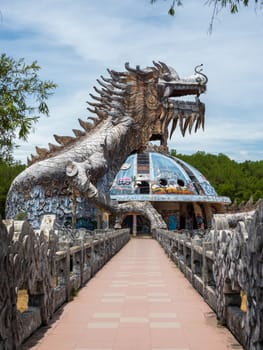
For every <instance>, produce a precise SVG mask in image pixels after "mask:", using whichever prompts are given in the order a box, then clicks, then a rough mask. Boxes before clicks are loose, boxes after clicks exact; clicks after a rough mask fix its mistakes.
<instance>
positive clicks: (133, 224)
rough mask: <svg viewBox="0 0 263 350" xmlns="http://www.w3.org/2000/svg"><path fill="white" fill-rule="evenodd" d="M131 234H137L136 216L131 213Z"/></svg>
mask: <svg viewBox="0 0 263 350" xmlns="http://www.w3.org/2000/svg"><path fill="white" fill-rule="evenodd" d="M132 234H133V236H134V237H136V234H137V216H136V215H135V214H133V216H132Z"/></svg>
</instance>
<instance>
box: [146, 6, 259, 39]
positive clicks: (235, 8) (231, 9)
mask: <svg viewBox="0 0 263 350" xmlns="http://www.w3.org/2000/svg"><path fill="white" fill-rule="evenodd" d="M156 1H158V0H151V4H153V3H155V2H156ZM171 1H172V2H171V5H170V7H169V10H168V14H169V15H170V16H174V15H175V7H176V6H182V5H183V1H181V0H171ZM251 2H254V4H255V7H256V8H257V7H258V5H261V6H262V5H263V0H252V1H250V3H251ZM248 4H249V0H206V2H205V5H208V6H212V15H211V20H210V23H209V29H208V31H209V33H212V29H213V23H214V20H215V18H216V15H218V13H219V12H220V11H221V10H222V9H224V8H228V10H229V12H230V13H233V14H234V13H238V11H239V9H240V7H241V6H244V7H247V6H248Z"/></svg>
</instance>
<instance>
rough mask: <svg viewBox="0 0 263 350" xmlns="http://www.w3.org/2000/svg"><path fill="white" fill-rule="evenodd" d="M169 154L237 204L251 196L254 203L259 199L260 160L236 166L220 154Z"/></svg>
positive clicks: (262, 163)
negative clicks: (191, 167)
mask: <svg viewBox="0 0 263 350" xmlns="http://www.w3.org/2000/svg"><path fill="white" fill-rule="evenodd" d="M171 155H172V156H174V157H178V158H180V159H182V160H184V161H185V162H187V163H189V164H191V165H192V166H194V167H195V168H196V169H198V170H199V171H200V172H201V173H202V174H203V175H205V177H206V178H207V180H208V181H209V182H210V183H211V185H212V186H213V187H214V188H215V190H216V191H217V193H218V194H219V195H221V196H227V197H230V198H231V200H232V201H234V200H236V201H237V203H238V204H239V203H241V202H243V201H244V202H247V201H248V200H249V198H250V197H251V196H252V197H253V199H254V202H256V201H257V200H258V199H259V198H263V161H256V162H252V161H245V162H243V163H237V162H235V161H234V160H231V159H230V158H228V157H227V156H226V155H224V154H222V153H219V154H218V155H213V154H209V153H205V152H200V151H199V152H196V153H194V154H192V155H183V154H177V152H176V150H171Z"/></svg>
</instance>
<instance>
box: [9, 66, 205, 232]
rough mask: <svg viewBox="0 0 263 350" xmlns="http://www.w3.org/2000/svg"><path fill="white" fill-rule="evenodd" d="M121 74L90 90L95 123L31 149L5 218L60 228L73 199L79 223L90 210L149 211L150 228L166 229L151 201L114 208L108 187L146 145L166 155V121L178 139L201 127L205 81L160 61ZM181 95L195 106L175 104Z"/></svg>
mask: <svg viewBox="0 0 263 350" xmlns="http://www.w3.org/2000/svg"><path fill="white" fill-rule="evenodd" d="M199 67H200V66H199ZM125 68H126V71H124V72H116V71H113V70H108V72H109V76H110V77H109V78H104V77H101V78H100V79H98V83H99V85H100V88H97V87H94V89H95V91H96V95H93V94H90V95H91V97H92V99H93V101H94V102H89V105H90V106H91V108H88V109H89V110H90V111H91V112H92V113H93V114H94V115H95V117H90V118H89V120H87V121H83V120H79V123H80V125H81V127H82V130H78V129H73V132H74V134H75V137H72V136H57V135H54V137H55V140H56V141H57V143H58V145H54V144H49V149H44V148H39V147H36V151H37V155H36V156H32V157H31V159H29V160H28V165H29V166H28V167H27V169H25V171H23V172H22V173H21V174H20V175H19V176H18V177H17V178H16V179H15V180H14V181H13V183H12V185H11V187H10V190H9V193H8V198H7V203H6V217H7V218H15V217H16V215H17V214H18V213H19V212H21V211H23V212H26V213H27V216H28V220H29V221H30V222H31V224H32V225H33V226H34V227H36V228H37V227H38V226H39V223H40V219H41V217H42V216H43V215H45V214H50V213H53V214H56V215H57V218H58V221H59V222H60V223H61V224H63V221H64V220H65V217H66V216H67V215H70V213H71V210H72V209H71V205H72V199H71V198H70V196H69V194H70V193H71V194H72V193H73V194H74V195H75V196H76V201H77V215H78V216H79V217H83V216H85V215H89V213H90V212H91V211H92V210H93V209H92V208H94V205H95V206H96V207H101V208H104V209H106V210H107V211H109V212H111V213H114V214H119V213H124V212H127V211H128V212H135V213H136V212H137V213H143V211H146V212H147V213H146V214H145V215H147V216H148V217H151V223H152V226H155V227H163V226H164V222H163V220H162V219H161V217H160V216H158V215H157V213H155V209H153V208H152V207H151V205H150V204H149V203H148V204H145V205H144V206H143V207H142V204H139V203H129V204H128V203H127V204H126V205H125V204H122V205H121V204H120V205H118V204H112V203H111V201H110V200H109V198H108V193H109V189H110V187H111V185H112V182H113V180H114V177H115V176H116V174H117V172H118V171H119V169H120V167H121V165H122V164H123V162H124V161H125V159H126V158H127V157H128V156H129V155H130V154H132V153H135V152H140V151H143V150H144V149H146V148H147V145H148V143H149V141H151V140H159V141H160V148H161V149H162V150H163V151H166V150H167V141H168V131H169V128H168V126H169V125H170V123H171V124H172V126H171V128H170V133H171V135H172V134H173V132H174V130H175V129H176V128H177V126H178V125H179V127H180V129H181V132H182V134H183V135H184V134H185V132H186V131H187V130H188V131H189V132H191V131H192V130H193V129H194V130H195V131H196V130H197V129H198V128H200V127H204V104H203V103H201V102H200V101H199V95H200V94H201V93H203V92H205V90H206V83H207V78H206V76H205V75H204V74H202V73H201V71H202V69H201V68H200V69H199V70H198V69H196V70H195V74H194V75H193V76H192V77H190V78H188V79H180V78H179V76H178V74H177V73H176V72H175V71H174V70H173V69H172V68H170V67H168V66H167V65H166V64H164V63H162V62H158V63H155V62H154V65H153V67H147V68H145V69H140V67H139V66H137V67H136V68H135V69H132V68H130V66H129V64H128V63H126V64H125ZM185 95H195V96H196V100H195V101H194V102H190V101H188V102H183V101H182V100H181V99H177V97H181V96H185ZM171 135H170V137H171ZM153 217H155V219H153Z"/></svg>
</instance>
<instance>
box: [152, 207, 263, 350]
mask: <svg viewBox="0 0 263 350" xmlns="http://www.w3.org/2000/svg"><path fill="white" fill-rule="evenodd" d="M154 237H155V238H156V239H157V240H158V241H159V243H160V244H161V246H162V247H163V248H164V250H165V252H166V253H167V255H168V256H169V257H170V258H171V259H172V260H173V261H174V262H175V263H176V264H177V266H178V268H179V269H180V270H181V271H182V272H183V273H184V275H185V277H186V278H187V279H188V280H189V282H190V283H191V284H192V285H193V287H194V288H195V289H196V290H197V291H198V292H199V293H200V294H201V295H202V296H203V298H204V300H205V301H206V302H207V303H208V304H209V305H210V306H211V308H212V309H213V310H214V311H215V313H216V314H217V317H218V320H219V321H220V322H221V324H223V325H226V326H227V327H228V328H229V329H230V330H231V332H232V333H233V334H234V335H235V336H236V338H237V339H238V340H239V342H240V343H241V344H242V345H243V346H244V348H245V349H247V350H259V349H263V201H260V202H259V203H258V206H257V208H256V210H255V211H252V212H246V213H243V214H241V213H239V214H236V215H235V214H217V215H215V216H214V222H213V229H212V230H210V231H206V232H205V231H199V232H187V231H184V232H181V233H175V232H171V231H166V230H156V231H155V232H154Z"/></svg>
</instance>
